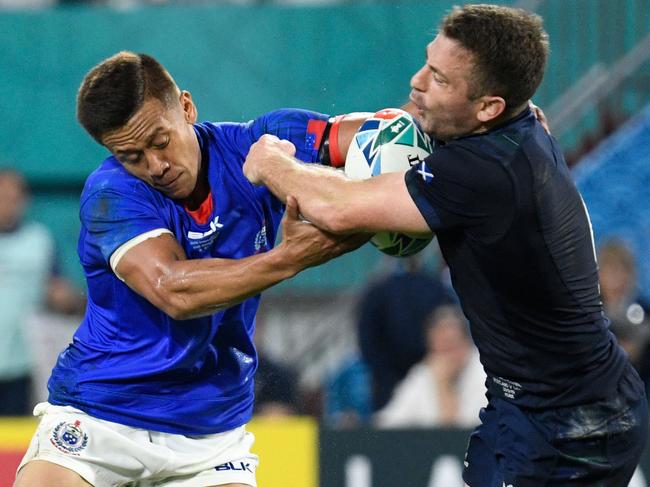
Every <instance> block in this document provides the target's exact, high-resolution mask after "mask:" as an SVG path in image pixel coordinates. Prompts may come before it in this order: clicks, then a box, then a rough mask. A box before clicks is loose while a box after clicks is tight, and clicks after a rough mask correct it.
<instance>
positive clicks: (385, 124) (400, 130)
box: [345, 108, 433, 257]
mask: <svg viewBox="0 0 650 487" xmlns="http://www.w3.org/2000/svg"><path fill="white" fill-rule="evenodd" d="M432 150H433V146H432V143H431V139H430V138H429V136H428V135H427V134H425V133H424V132H422V130H421V129H420V127H419V126H418V124H417V122H415V120H414V119H413V117H412V116H411V115H410V114H409V113H407V112H405V111H403V110H399V109H396V108H386V109H384V110H380V111H379V112H377V113H375V114H374V115H373V117H371V118H369V119H368V120H366V121H365V122H364V123H363V124H362V125H361V127H360V128H359V130H358V131H357V133H356V134H355V136H354V139H353V140H352V143H351V144H350V148H349V149H348V155H347V158H346V160H345V173H346V175H347V176H348V177H349V178H351V179H368V178H371V177H374V176H378V175H379V174H384V173H390V172H405V171H408V170H409V169H410V168H411V167H412V166H414V165H419V164H422V161H423V160H424V159H425V158H426V157H427V156H428V155H429V154H430V153H431V151H432ZM386 204H390V202H389V201H387V202H386ZM431 240H432V237H431V238H416V237H410V236H408V235H405V234H402V233H396V232H378V233H377V234H376V235H375V236H374V237H373V238H372V239H371V240H370V241H371V243H372V244H373V245H374V246H375V247H377V248H378V249H379V250H381V251H382V252H384V253H386V254H388V255H392V256H397V257H406V256H408V255H412V254H415V253H417V252H419V251H421V250H422V249H423V248H424V247H426V246H427V245H428V244H429V242H431Z"/></svg>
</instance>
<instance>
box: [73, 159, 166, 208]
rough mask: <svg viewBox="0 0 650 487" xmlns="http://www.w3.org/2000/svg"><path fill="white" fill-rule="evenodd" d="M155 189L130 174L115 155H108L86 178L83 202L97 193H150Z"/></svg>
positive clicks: (82, 195)
mask: <svg viewBox="0 0 650 487" xmlns="http://www.w3.org/2000/svg"><path fill="white" fill-rule="evenodd" d="M153 191H155V190H154V189H153V188H151V186H149V185H148V184H147V183H145V182H144V181H142V180H140V179H138V178H137V177H135V176H133V175H132V174H130V173H129V172H128V171H127V170H126V169H124V166H122V164H121V163H120V162H119V161H118V160H117V159H116V158H115V157H113V156H110V157H107V158H106V159H105V160H104V161H103V162H102V164H101V165H100V166H99V167H98V168H97V169H95V170H94V171H93V172H92V173H91V174H90V175H89V176H88V178H86V182H85V184H84V188H83V191H82V193H81V202H82V204H83V202H84V201H85V200H86V199H88V198H90V197H92V196H93V195H94V194H97V193H102V192H103V193H107V192H110V193H113V194H123V195H125V196H128V195H132V194H143V193H144V194H149V193H151V192H153Z"/></svg>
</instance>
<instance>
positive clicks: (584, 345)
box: [438, 127, 624, 407]
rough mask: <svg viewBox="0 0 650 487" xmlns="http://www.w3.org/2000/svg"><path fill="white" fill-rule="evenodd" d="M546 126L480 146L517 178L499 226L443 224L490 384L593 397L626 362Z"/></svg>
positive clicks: (526, 397) (549, 395)
mask: <svg viewBox="0 0 650 487" xmlns="http://www.w3.org/2000/svg"><path fill="white" fill-rule="evenodd" d="M540 130H541V129H540V128H539V127H533V128H532V129H530V128H528V129H526V130H512V131H510V132H506V133H505V134H504V133H501V134H498V135H494V136H490V137H486V138H484V140H483V141H482V142H481V144H482V146H481V148H480V151H481V152H482V153H485V152H486V151H487V152H489V150H490V149H489V145H490V144H493V145H494V147H493V150H494V153H495V155H498V157H496V156H495V157H494V160H493V161H492V163H493V164H494V165H495V167H494V169H493V170H497V167H496V166H497V165H500V166H501V168H502V169H503V170H505V171H506V172H507V173H508V176H509V178H510V180H511V183H512V188H513V192H512V204H511V206H512V211H504V213H503V215H502V216H501V218H500V219H499V220H494V222H493V226H494V227H495V228H499V232H498V234H495V233H494V232H490V231H489V230H488V231H486V229H485V228H481V227H477V228H471V227H468V228H461V229H450V230H446V231H442V232H439V234H438V239H439V242H440V246H441V249H442V251H443V254H444V256H445V258H446V260H447V262H448V264H449V266H450V270H451V274H452V279H453V282H454V287H455V289H456V291H457V292H458V295H459V298H460V300H461V302H462V304H463V309H464V311H465V312H466V314H467V315H468V318H469V319H470V322H471V324H472V336H473V338H474V340H475V341H476V343H477V345H478V347H479V349H480V350H481V355H482V362H483V364H484V366H485V368H486V371H487V372H488V374H489V375H490V376H492V379H491V390H492V392H493V393H496V394H499V395H502V396H504V397H506V398H508V399H511V400H516V401H519V402H521V403H522V404H524V405H529V406H532V407H537V406H539V405H541V404H547V405H551V404H552V403H553V402H554V401H555V402H557V403H558V404H566V403H571V402H573V401H578V402H580V401H582V402H585V401H589V400H590V399H592V398H594V396H598V394H600V393H606V391H607V389H612V388H613V387H614V384H615V382H616V380H617V378H618V376H620V374H621V373H622V370H623V365H624V359H623V357H622V354H621V352H620V350H619V349H618V347H617V346H616V345H615V344H614V342H613V338H612V336H611V334H610V333H609V331H608V330H607V329H606V323H605V319H604V316H603V314H602V309H601V305H600V298H599V291H598V277H597V267H596V262H595V256H594V249H593V243H592V236H591V231H590V230H591V229H590V224H589V220H588V215H587V212H586V209H585V207H584V205H583V203H582V200H581V198H580V195H579V193H578V191H577V189H576V188H575V185H574V184H573V182H572V180H571V177H570V174H569V171H568V168H567V167H566V164H565V163H564V160H563V158H562V156H561V154H560V152H559V150H558V149H557V147H555V146H554V145H553V143H552V142H549V139H548V138H547V137H545V136H543V134H542V133H541V132H539V131H540ZM504 136H505V138H506V139H507V140H504ZM504 144H505V145H504ZM507 145H510V146H511V147H510V149H509V150H508V149H507V148H506V146H507ZM486 147H488V148H487V149H486ZM459 163H461V162H460V161H459ZM504 222H506V224H505V225H504ZM487 224H490V222H487ZM596 371H597V372H596ZM596 378H599V379H600V380H601V381H602V382H601V383H602V384H603V387H602V389H600V390H599V391H598V392H596V391H594V390H593V387H591V386H592V384H591V381H593V380H594V379H596ZM542 398H543V399H542Z"/></svg>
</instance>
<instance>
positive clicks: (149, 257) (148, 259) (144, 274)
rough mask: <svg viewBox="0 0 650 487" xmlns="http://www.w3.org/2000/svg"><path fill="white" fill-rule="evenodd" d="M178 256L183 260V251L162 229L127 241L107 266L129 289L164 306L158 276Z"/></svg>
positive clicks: (170, 235)
mask: <svg viewBox="0 0 650 487" xmlns="http://www.w3.org/2000/svg"><path fill="white" fill-rule="evenodd" d="M134 240H135V239H134ZM127 244H128V242H127ZM119 250H120V249H118V251H119ZM118 251H116V253H117V252H118ZM182 260H187V257H186V255H185V251H184V250H183V248H182V247H181V246H180V244H179V243H178V241H177V240H176V238H175V237H174V236H173V235H172V234H171V233H169V232H165V233H162V234H160V235H158V236H155V237H151V238H146V239H145V240H143V241H139V242H137V243H136V244H135V245H132V246H128V245H127V248H126V250H125V251H124V252H123V253H122V255H121V256H119V260H118V261H117V262H114V260H113V258H111V266H112V267H113V271H114V272H115V274H116V275H117V276H118V277H119V278H120V279H121V280H122V281H124V282H125V283H126V284H127V285H128V286H129V287H130V288H131V289H133V290H134V291H135V292H137V293H138V294H140V295H141V296H143V297H144V298H146V299H147V300H148V301H149V302H151V303H152V304H153V305H155V306H157V307H159V308H164V299H165V296H164V293H163V290H162V289H161V286H160V283H161V278H162V277H164V276H166V275H169V274H170V273H171V272H172V267H173V265H174V264H175V263H176V262H178V261H182Z"/></svg>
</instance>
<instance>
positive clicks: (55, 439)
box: [50, 420, 88, 455]
mask: <svg viewBox="0 0 650 487" xmlns="http://www.w3.org/2000/svg"><path fill="white" fill-rule="evenodd" d="M50 442H51V443H52V444H53V445H54V446H55V447H56V448H57V449H59V450H61V451H62V452H64V453H70V454H72V455H79V452H80V451H81V450H83V449H84V448H86V446H87V445H88V435H87V434H86V433H85V432H84V431H83V430H82V429H81V421H79V420H76V421H75V422H74V423H68V422H66V421H63V422H61V423H59V424H57V425H56V427H55V428H54V431H52V437H51V438H50Z"/></svg>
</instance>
